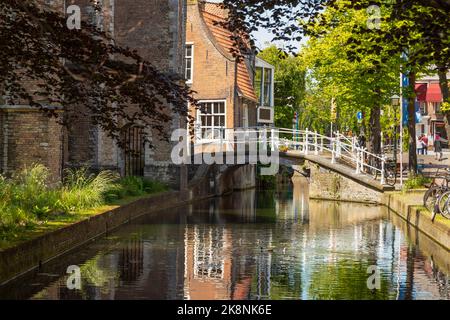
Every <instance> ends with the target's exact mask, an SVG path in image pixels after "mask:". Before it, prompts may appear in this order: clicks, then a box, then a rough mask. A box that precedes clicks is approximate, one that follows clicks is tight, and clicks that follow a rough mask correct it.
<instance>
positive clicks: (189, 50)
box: [185, 44, 194, 83]
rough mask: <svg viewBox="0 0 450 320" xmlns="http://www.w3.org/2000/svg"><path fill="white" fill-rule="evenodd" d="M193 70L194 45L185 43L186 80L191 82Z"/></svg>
mask: <svg viewBox="0 0 450 320" xmlns="http://www.w3.org/2000/svg"><path fill="white" fill-rule="evenodd" d="M193 70H194V45H193V44H187V45H186V74H185V78H186V82H188V83H192V78H193Z"/></svg>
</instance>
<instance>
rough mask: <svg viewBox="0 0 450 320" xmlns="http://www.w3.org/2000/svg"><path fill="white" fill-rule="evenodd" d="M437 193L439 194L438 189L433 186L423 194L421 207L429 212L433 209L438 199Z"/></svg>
mask: <svg viewBox="0 0 450 320" xmlns="http://www.w3.org/2000/svg"><path fill="white" fill-rule="evenodd" d="M438 193H440V188H439V187H438V186H433V187H431V188H430V189H428V190H427V192H425V195H424V196H423V205H424V207H425V208H427V209H428V210H429V211H430V212H433V211H434V209H435V205H436V201H437V199H438V198H439V196H438Z"/></svg>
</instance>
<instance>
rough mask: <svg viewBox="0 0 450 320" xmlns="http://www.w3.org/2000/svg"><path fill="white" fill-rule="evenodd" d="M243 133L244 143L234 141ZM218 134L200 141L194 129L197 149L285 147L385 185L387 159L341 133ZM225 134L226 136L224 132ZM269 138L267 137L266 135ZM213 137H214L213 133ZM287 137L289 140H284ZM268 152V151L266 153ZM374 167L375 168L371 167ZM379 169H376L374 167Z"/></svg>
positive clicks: (267, 130)
mask: <svg viewBox="0 0 450 320" xmlns="http://www.w3.org/2000/svg"><path fill="white" fill-rule="evenodd" d="M240 129H242V130H243V131H245V140H244V141H236V140H235V132H236V131H237V130H240ZM215 130H219V132H220V135H219V139H206V140H204V139H202V134H201V127H199V126H197V127H196V128H195V131H196V134H195V137H196V142H195V144H196V145H202V144H213V145H215V144H219V145H220V146H222V147H223V146H224V145H225V146H226V148H227V150H228V148H231V149H232V148H233V147H234V146H235V145H236V144H248V143H252V142H256V143H258V144H259V145H261V144H263V146H262V147H263V148H267V146H268V145H270V150H272V152H273V151H276V150H277V149H279V148H280V147H281V146H283V145H284V146H287V147H288V149H293V150H300V152H302V153H303V154H305V155H309V154H310V151H312V150H313V151H314V156H321V155H324V156H325V155H326V154H331V163H333V164H334V163H336V162H337V161H338V160H340V161H341V162H342V161H343V160H345V163H346V164H348V165H350V166H351V167H354V168H355V174H366V172H365V169H370V170H372V172H373V171H374V172H376V173H377V174H381V184H384V183H385V178H386V177H385V173H384V172H385V167H386V161H387V160H386V157H385V156H384V155H383V154H381V155H377V154H373V153H371V152H368V151H367V150H366V149H365V148H361V147H359V146H358V144H357V142H356V138H355V137H347V136H344V135H343V134H342V133H340V132H334V133H333V136H332V137H328V136H325V135H322V134H319V133H317V132H315V131H311V130H309V129H306V130H297V129H289V128H275V127H251V128H221V129H215ZM223 131H225V132H223ZM269 134H270V137H268V135H269ZM212 137H217V135H216V134H215V133H214V134H213V135H212ZM286 137H289V138H286ZM266 150H267V149H266ZM374 163H375V164H374ZM378 165H379V166H380V167H377V166H378Z"/></svg>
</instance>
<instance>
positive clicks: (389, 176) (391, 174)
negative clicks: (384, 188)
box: [385, 166, 397, 187]
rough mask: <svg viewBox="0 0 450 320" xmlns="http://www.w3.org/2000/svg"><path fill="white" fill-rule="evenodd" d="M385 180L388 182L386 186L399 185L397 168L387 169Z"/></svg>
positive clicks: (389, 167)
mask: <svg viewBox="0 0 450 320" xmlns="http://www.w3.org/2000/svg"><path fill="white" fill-rule="evenodd" d="M385 180H386V184H387V185H389V186H391V187H394V186H395V184H396V183H397V172H396V168H394V167H391V166H388V167H387V168H386V169H385Z"/></svg>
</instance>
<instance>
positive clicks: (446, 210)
mask: <svg viewBox="0 0 450 320" xmlns="http://www.w3.org/2000/svg"><path fill="white" fill-rule="evenodd" d="M438 201H439V202H438V205H439V213H440V214H441V215H442V216H443V217H444V218H446V219H450V207H449V203H450V191H446V192H444V193H443V194H442V195H441V196H440V197H439V200H438Z"/></svg>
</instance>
